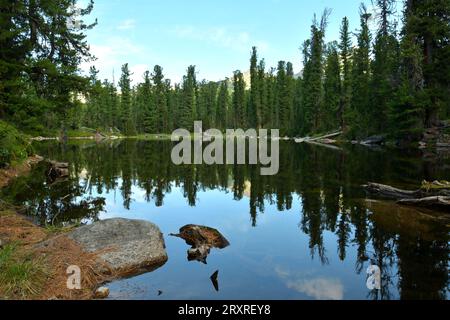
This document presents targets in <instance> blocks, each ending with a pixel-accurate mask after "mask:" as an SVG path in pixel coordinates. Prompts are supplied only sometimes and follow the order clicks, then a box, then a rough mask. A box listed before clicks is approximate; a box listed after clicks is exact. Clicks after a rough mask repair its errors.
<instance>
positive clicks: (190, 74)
mask: <svg viewBox="0 0 450 320" xmlns="http://www.w3.org/2000/svg"><path fill="white" fill-rule="evenodd" d="M182 91H183V102H182V105H181V108H180V126H182V127H183V128H185V129H188V130H190V129H192V128H193V125H194V121H195V120H198V119H199V118H198V114H197V108H196V104H197V80H196V74H195V66H189V67H188V70H187V75H186V76H184V78H183V88H182Z"/></svg>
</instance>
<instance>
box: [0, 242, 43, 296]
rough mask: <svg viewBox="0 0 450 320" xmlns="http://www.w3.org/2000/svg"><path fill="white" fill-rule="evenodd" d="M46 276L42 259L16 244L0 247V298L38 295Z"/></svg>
mask: <svg viewBox="0 0 450 320" xmlns="http://www.w3.org/2000/svg"><path fill="white" fill-rule="evenodd" d="M46 277H47V270H46V268H45V263H44V261H43V260H42V259H36V258H35V257H33V256H32V255H31V254H29V253H26V252H24V251H23V250H22V249H21V248H20V246H19V245H17V244H7V245H4V246H3V247H1V248H0V298H5V299H25V298H29V297H31V296H35V295H38V294H39V292H40V291H41V289H42V287H43V285H44V282H45V279H46Z"/></svg>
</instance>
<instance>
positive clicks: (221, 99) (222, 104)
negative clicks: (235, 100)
mask: <svg viewBox="0 0 450 320" xmlns="http://www.w3.org/2000/svg"><path fill="white" fill-rule="evenodd" d="M228 83H229V80H228V78H227V79H225V80H224V81H221V82H220V85H219V94H218V98H217V108H216V112H215V116H216V121H215V123H216V126H217V128H219V129H221V130H225V129H227V124H228V122H227V114H228V109H229V104H230V95H229V92H228V85H229V84H228Z"/></svg>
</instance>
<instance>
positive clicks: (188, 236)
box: [171, 224, 230, 264]
mask: <svg viewBox="0 0 450 320" xmlns="http://www.w3.org/2000/svg"><path fill="white" fill-rule="evenodd" d="M171 236H175V237H179V238H181V239H183V240H184V241H186V243H187V244H188V245H190V246H191V248H190V249H189V250H188V260H189V261H192V260H197V261H200V262H203V263H205V264H206V258H207V257H208V254H209V253H210V249H211V248H218V249H223V248H226V247H228V246H229V245H230V243H229V242H228V240H227V239H226V238H225V237H224V236H223V235H222V234H221V233H220V232H219V231H217V230H216V229H213V228H210V227H205V226H198V225H194V224H189V225H186V226H184V227H182V228H181V229H180V233H179V234H171Z"/></svg>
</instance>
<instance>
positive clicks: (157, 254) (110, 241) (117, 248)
mask: <svg viewBox="0 0 450 320" xmlns="http://www.w3.org/2000/svg"><path fill="white" fill-rule="evenodd" d="M68 237H69V238H70V239H72V240H74V241H75V242H77V243H79V244H80V245H81V246H82V247H83V248H84V249H85V250H86V251H88V252H93V253H98V256H99V259H101V260H102V261H101V262H103V263H105V264H106V266H108V268H109V269H111V271H113V272H115V273H117V274H118V275H119V276H120V275H122V276H129V275H137V274H140V273H145V272H150V271H153V270H155V269H157V268H159V267H161V266H162V265H164V264H165V263H166V261H167V259H168V257H167V253H166V249H165V248H166V246H165V243H164V238H163V235H162V233H161V231H160V230H159V228H158V227H157V226H156V225H155V224H153V223H150V222H148V221H141V220H129V219H108V220H102V221H98V222H95V223H93V224H91V225H87V226H83V227H80V228H78V229H76V230H74V231H72V232H71V233H69V234H68Z"/></svg>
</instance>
